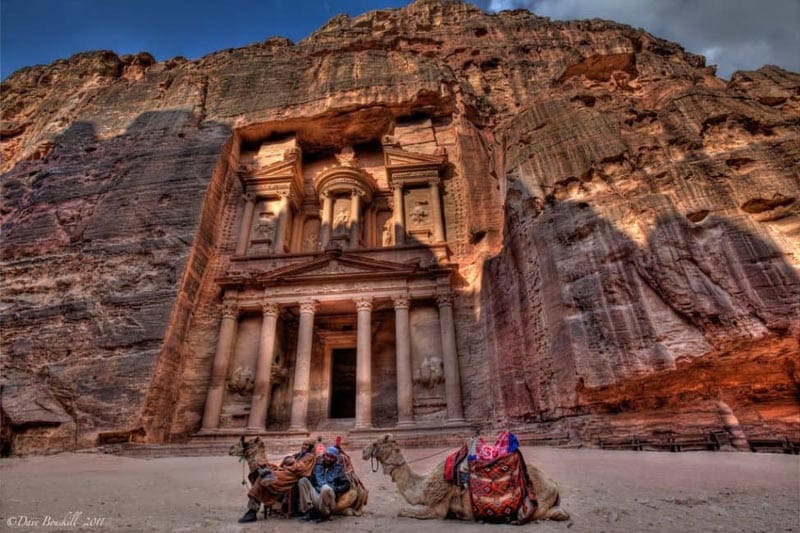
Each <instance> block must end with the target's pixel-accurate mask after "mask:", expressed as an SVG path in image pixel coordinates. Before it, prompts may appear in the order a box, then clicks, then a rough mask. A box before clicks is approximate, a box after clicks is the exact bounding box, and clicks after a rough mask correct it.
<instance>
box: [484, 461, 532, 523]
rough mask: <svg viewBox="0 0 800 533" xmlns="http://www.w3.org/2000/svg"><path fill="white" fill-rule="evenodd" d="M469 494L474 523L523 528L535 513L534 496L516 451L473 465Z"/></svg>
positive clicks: (523, 465)
mask: <svg viewBox="0 0 800 533" xmlns="http://www.w3.org/2000/svg"><path fill="white" fill-rule="evenodd" d="M469 494H470V499H471V501H472V513H473V515H474V517H475V520H484V521H486V522H514V523H518V524H524V523H526V522H528V521H530V520H531V519H532V518H533V513H534V511H535V510H536V495H535V494H534V492H533V486H532V484H531V483H530V480H529V478H528V472H527V470H526V468H525V460H524V458H523V457H522V454H521V453H520V452H519V451H514V452H512V453H509V454H506V455H504V456H502V457H499V458H497V459H494V460H491V461H483V460H480V459H478V460H476V461H473V462H472V463H471V465H470V476H469Z"/></svg>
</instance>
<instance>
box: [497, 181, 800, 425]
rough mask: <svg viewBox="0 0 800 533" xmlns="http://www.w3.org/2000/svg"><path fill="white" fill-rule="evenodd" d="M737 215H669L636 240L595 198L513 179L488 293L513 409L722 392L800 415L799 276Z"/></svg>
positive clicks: (592, 409) (504, 391)
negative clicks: (536, 194) (555, 196)
mask: <svg viewBox="0 0 800 533" xmlns="http://www.w3.org/2000/svg"><path fill="white" fill-rule="evenodd" d="M743 220H744V219H743ZM739 222H740V221H737V222H734V221H731V220H726V219H723V218H721V217H718V216H715V215H708V214H706V216H705V217H704V218H703V219H702V220H696V221H694V222H692V221H689V220H687V219H686V217H684V216H682V215H680V214H677V213H666V214H664V215H662V216H661V217H659V218H658V220H657V221H656V222H655V225H654V226H653V227H652V228H651V229H650V231H649V232H648V234H647V239H646V243H644V244H643V245H640V244H638V243H637V242H636V241H635V240H634V239H632V238H631V237H629V236H628V235H627V234H626V232H625V231H623V230H621V229H620V228H618V227H616V226H615V224H614V223H612V222H610V221H608V220H606V219H604V218H603V217H601V216H599V215H598V214H597V213H596V212H595V211H594V210H593V209H592V208H591V207H590V206H589V205H588V204H587V203H580V202H572V201H566V202H551V203H548V204H544V203H542V202H541V201H539V200H538V199H535V198H530V197H528V195H527V193H526V192H525V191H522V190H520V189H519V188H517V189H512V190H511V191H510V192H509V195H508V198H507V201H506V237H505V243H504V247H503V250H502V251H501V252H500V254H499V255H497V256H496V257H494V258H493V259H491V260H490V261H488V262H487V263H486V264H485V268H484V279H485V280H488V282H487V283H485V284H484V286H483V295H482V299H483V302H484V306H485V308H486V310H487V314H488V317H487V321H488V330H489V331H490V332H491V335H493V339H492V342H490V346H493V348H494V350H493V357H492V358H491V360H492V364H493V365H494V366H495V369H496V372H497V375H498V376H499V382H500V383H502V384H503V386H502V388H498V390H496V391H495V397H496V398H497V400H498V405H501V406H503V407H504V411H505V415H506V416H507V417H508V418H509V419H511V420H517V421H529V422H532V421H535V422H543V421H553V420H559V419H563V418H564V417H568V416H574V415H585V414H592V413H620V412H623V411H636V410H643V409H667V410H669V409H674V410H675V412H676V413H677V410H680V409H683V408H685V404H686V402H687V401H688V400H691V401H696V400H719V399H720V398H721V397H726V398H727V399H729V400H730V401H729V403H730V404H731V405H732V406H733V408H734V411H736V410H737V408H738V409H746V410H749V411H753V409H754V407H753V405H752V402H753V401H756V402H762V403H765V404H768V403H770V402H774V403H777V404H782V405H786V404H787V402H788V404H789V405H791V404H793V405H794V410H795V413H796V410H797V397H796V394H797V390H798V382H799V381H800V373H798V371H797V366H798V365H796V364H791V362H792V359H794V360H795V363H796V359H797V356H796V349H797V342H796V340H795V338H796V335H797V332H798V331H800V278H799V277H798V274H797V272H796V271H795V270H794V268H793V267H792V266H791V265H789V264H788V263H787V262H786V261H785V260H784V258H783V256H782V254H781V252H780V250H778V249H777V248H776V247H775V246H774V245H772V244H771V243H769V242H767V241H765V240H764V239H762V238H761V237H759V236H756V235H754V234H753V233H750V232H748V231H747V230H745V229H743V228H742V227H741V226H740V224H739ZM792 336H794V337H792ZM770 346H771V347H772V349H770V348H769V347H770ZM793 350H794V351H793ZM793 354H794V355H793ZM700 367H702V368H704V369H705V370H704V371H703V372H699V371H697V369H698V368H700ZM767 383H769V385H768V384H767ZM631 384H635V387H630V385H631ZM764 387H767V388H769V390H770V391H771V392H769V393H762V394H760V395H758V394H756V395H755V396H754V395H753V394H745V395H744V396H743V395H742V393H743V392H746V391H750V392H751V393H752V391H753V390H760V389H761V388H764ZM754 398H755V400H754ZM745 404H747V405H745ZM767 411H769V409H761V410H760V411H759V413H756V414H755V415H754V416H753V417H751V418H752V419H753V420H754V422H753V423H757V422H755V421H757V420H761V421H764V420H765V419H766V417H769V416H770V415H769V414H767V415H765V413H766V412H767ZM778 411H780V412H781V413H783V414H780V415H778V414H776V415H775V416H777V417H778V418H781V417H784V418H785V416H784V415H785V414H786V413H785V409H783V408H780V409H777V410H776V411H775V412H776V413H777V412H778ZM773 414H774V413H773Z"/></svg>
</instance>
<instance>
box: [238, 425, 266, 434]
mask: <svg viewBox="0 0 800 533" xmlns="http://www.w3.org/2000/svg"><path fill="white" fill-rule="evenodd" d="M244 430H245V432H247V433H262V432H264V431H266V430H267V427H266V426H264V427H260V426H253V427H250V426H248V427H246V428H244Z"/></svg>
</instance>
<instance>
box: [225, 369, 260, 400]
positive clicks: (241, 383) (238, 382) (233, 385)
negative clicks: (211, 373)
mask: <svg viewBox="0 0 800 533" xmlns="http://www.w3.org/2000/svg"><path fill="white" fill-rule="evenodd" d="M255 381H256V380H255V377H254V376H253V371H252V370H250V369H249V368H244V367H242V366H240V367H238V368H237V369H236V370H234V371H233V374H231V377H229V378H228V383H227V384H226V387H227V388H228V390H229V391H231V392H235V393H237V394H240V395H241V396H244V395H245V394H249V393H250V392H251V391H252V390H253V386H254V385H255Z"/></svg>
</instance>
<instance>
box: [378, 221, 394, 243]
mask: <svg viewBox="0 0 800 533" xmlns="http://www.w3.org/2000/svg"><path fill="white" fill-rule="evenodd" d="M393 228H394V222H393V221H392V219H391V218H388V219H386V222H384V223H383V234H382V235H381V238H382V241H381V243H382V244H383V246H391V245H392V241H393V240H394V239H393V238H392V229H393Z"/></svg>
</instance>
